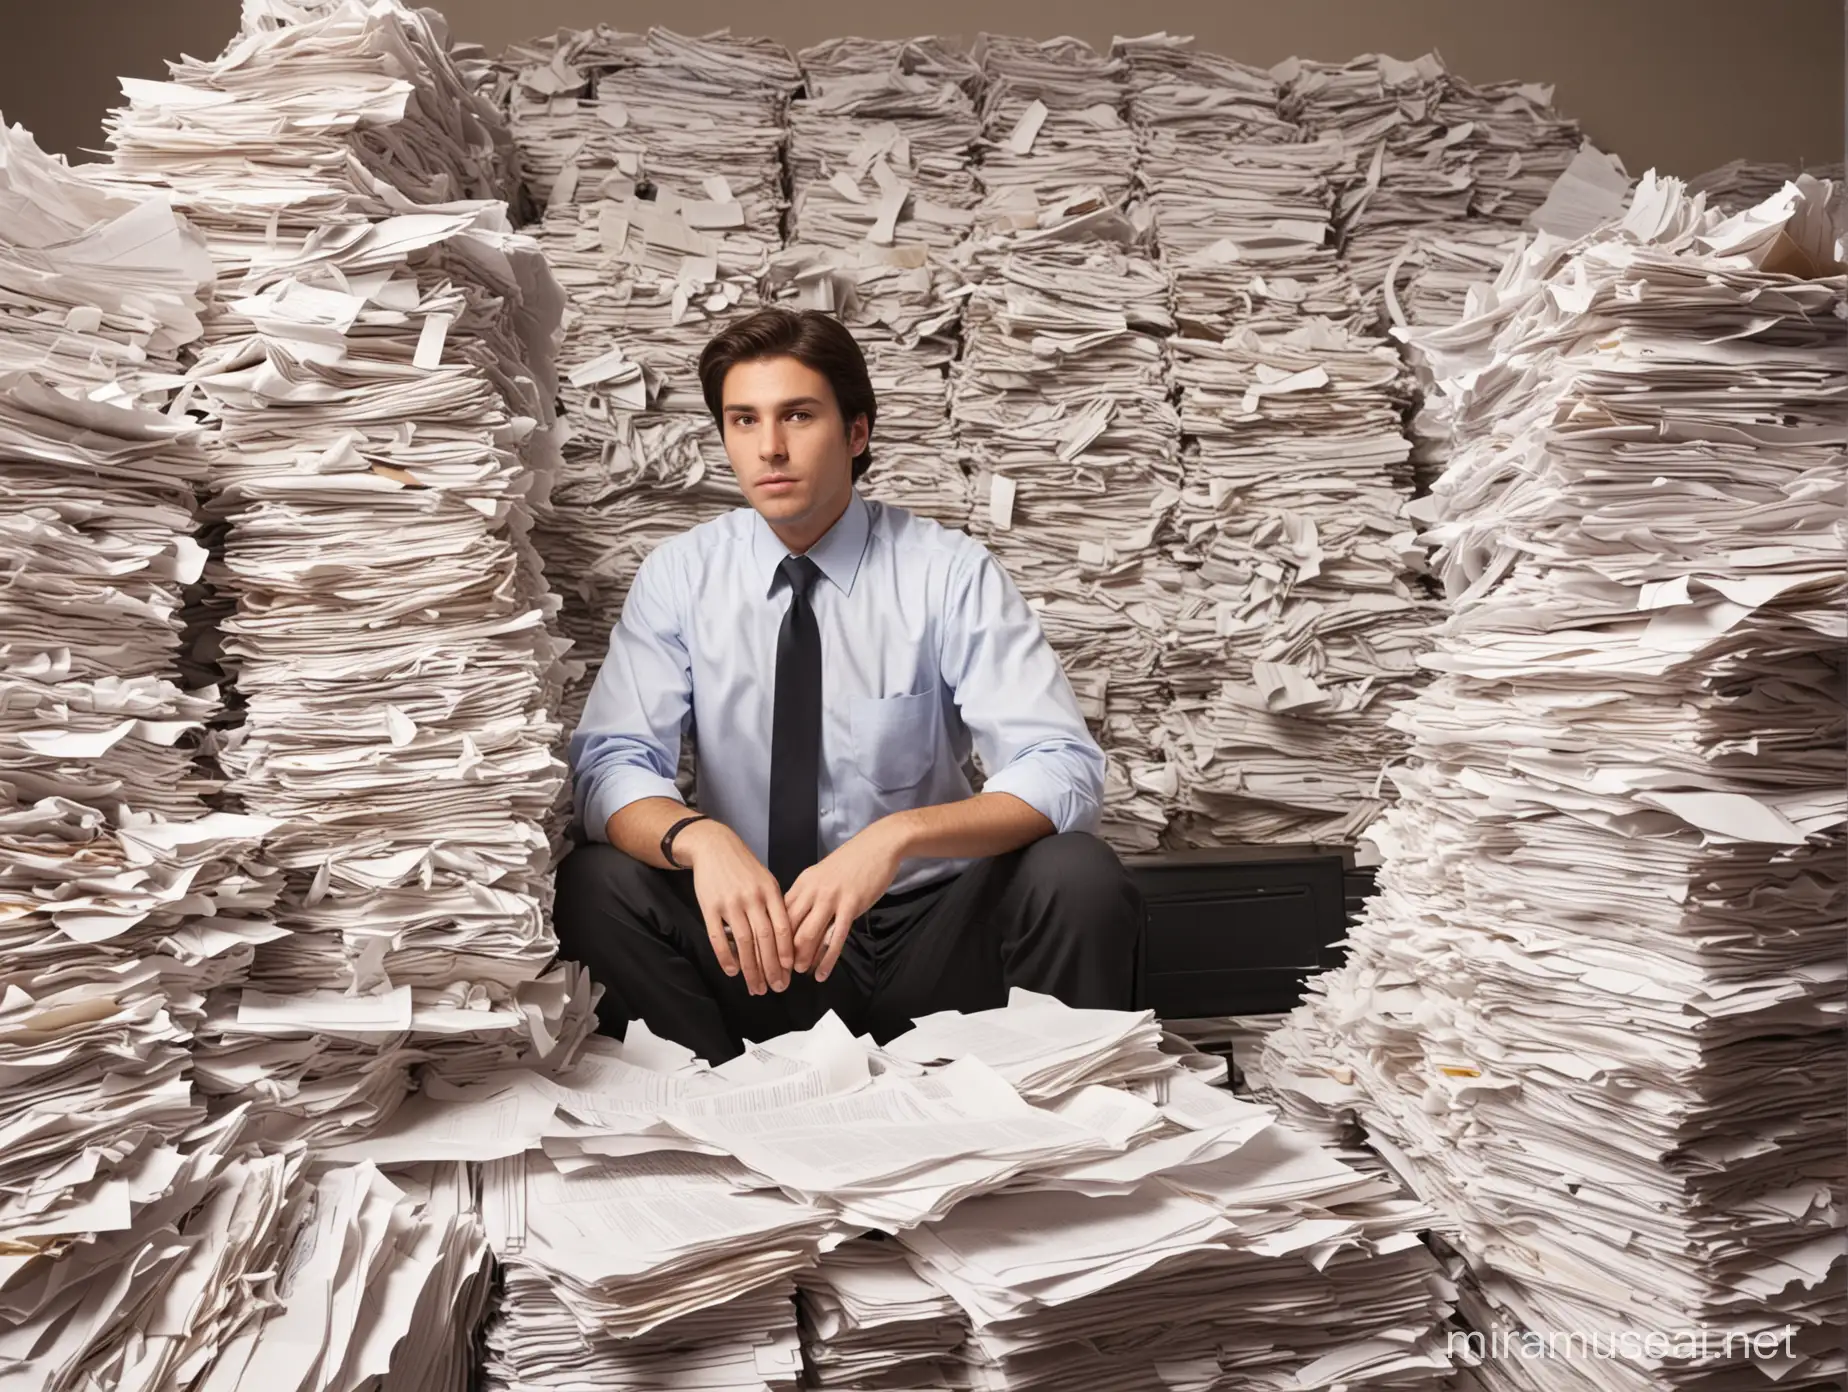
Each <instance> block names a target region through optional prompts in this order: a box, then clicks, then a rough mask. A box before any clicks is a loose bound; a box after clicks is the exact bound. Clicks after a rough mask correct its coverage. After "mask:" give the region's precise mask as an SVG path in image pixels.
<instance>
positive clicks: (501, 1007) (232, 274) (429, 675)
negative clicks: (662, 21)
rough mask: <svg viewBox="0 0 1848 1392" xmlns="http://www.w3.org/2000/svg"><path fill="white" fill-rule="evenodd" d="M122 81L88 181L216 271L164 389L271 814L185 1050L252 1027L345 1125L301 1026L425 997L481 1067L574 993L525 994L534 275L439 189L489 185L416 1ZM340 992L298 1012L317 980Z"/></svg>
mask: <svg viewBox="0 0 1848 1392" xmlns="http://www.w3.org/2000/svg"><path fill="white" fill-rule="evenodd" d="M387 51H389V52H391V53H392V54H394V55H395V57H394V58H393V59H392V63H393V65H394V67H393V70H394V71H395V72H398V73H400V74H401V75H399V76H390V77H388V76H385V75H383V74H382V73H381V71H380V64H381V62H382V60H381V58H380V55H381V54H382V53H385V52H387ZM124 86H125V90H126V91H127V93H128V96H129V105H128V106H127V107H126V108H124V109H123V110H122V111H120V112H118V113H117V114H116V116H115V117H114V119H113V122H112V133H111V142H112V144H113V145H115V147H116V149H117V151H118V161H117V164H116V165H115V166H114V168H113V170H112V171H111V173H110V174H109V176H108V177H114V178H117V179H120V178H122V177H125V176H128V177H133V178H134V179H135V180H137V181H142V182H156V181H164V182H165V183H167V184H168V185H170V186H171V187H172V189H173V191H174V198H175V201H176V203H177V205H178V206H180V207H181V208H183V209H186V210H188V211H189V212H196V213H197V215H198V217H199V220H200V224H201V226H202V228H203V230H204V231H205V232H206V234H207V237H208V240H209V243H210V246H211V249H212V252H213V255H214V258H215V259H216V260H217V262H218V266H219V277H220V301H219V305H218V307H217V309H216V310H215V312H214V313H213V315H212V316H211V317H210V318H209V320H208V325H207V339H206V344H205V346H204V348H203V349H202V350H201V352H200V354H199V357H198V360H197V361H196V362H195V363H194V364H193V365H192V366H191V367H190V368H189V369H188V371H187V374H186V385H185V387H184V388H182V393H181V400H182V401H183V402H185V403H187V404H188V405H189V406H190V408H191V409H192V410H193V411H195V412H198V413H200V414H201V415H202V416H203V417H204V418H205V420H206V422H207V423H208V425H209V426H210V430H209V432H208V434H207V437H206V443H207V448H208V452H209V454H210V457H211V465H212V467H211V474H210V487H211V490H212V494H213V497H212V501H211V509H212V512H213V514H214V515H215V516H217V517H218V518H220V519H222V520H223V522H224V523H225V524H227V526H228V535H227V537H226V540H225V542H224V557H223V565H222V570H221V571H220V572H219V575H220V578H221V579H222V580H223V582H224V585H225V587H226V588H227V589H228V591H229V592H230V593H231V594H232V595H234V596H235V599H236V606H237V607H236V612H235V615H234V616H233V617H230V618H227V619H226V620H225V621H224V624H223V632H224V641H223V648H224V652H225V660H226V665H227V667H228V668H229V669H230V670H231V671H232V672H233V674H234V676H235V680H236V686H237V692H238V695H239V697H240V699H241V701H242V703H243V711H244V723H243V724H242V725H241V726H240V727H239V728H238V729H237V730H235V731H234V732H232V733H231V734H230V735H229V737H228V738H227V739H226V741H225V744H224V747H223V749H222V751H221V753H220V759H221V763H222V765H223V767H224V769H225V771H226V773H227V774H228V775H229V776H230V782H231V791H232V793H233V794H234V795H235V796H236V798H237V799H239V800H240V801H241V803H242V804H243V806H244V807H245V808H246V809H247V810H249V811H250V812H253V813H257V814H260V815H262V816H264V817H268V818H271V819H273V820H275V821H276V822H278V823H281V825H280V826H279V827H278V828H277V829H276V831H275V833H274V834H273V835H272V836H271V837H270V839H269V842H268V845H267V846H266V849H265V856H266V859H267V860H268V862H269V863H270V864H272V865H274V866H276V867H278V868H280V869H281V870H283V871H284V872H285V874H286V884H287V887H286V889H285V890H284V892H283V895H282V897H281V899H280V900H279V901H278V903H277V907H276V914H275V917H276V922H277V924H278V925H279V926H281V927H283V928H285V929H286V930H288V934H289V936H287V937H284V938H282V939H279V940H278V941H277V942H275V943H272V944H268V945H266V946H265V947H263V948H260V949H259V951H258V953H257V959H256V961H255V963H254V965H253V967H252V971H251V978H252V981H253V982H254V983H255V984H257V985H259V986H260V987H261V988H262V993H261V996H260V997H254V998H250V999H245V1000H243V1001H239V1002H236V1003H233V1002H231V1001H226V1002H224V1003H222V1005H220V1004H215V1005H214V1013H213V1021H212V1028H211V1030H210V1032H209V1037H206V1038H202V1040H201V1045H200V1055H201V1058H202V1059H206V1060H216V1061H217V1062H218V1063H221V1064H223V1065H224V1066H225V1067H228V1068H232V1069H235V1070H237V1071H239V1072H240V1073H244V1072H246V1071H247V1070H246V1067H245V1066H246V1065H247V1063H248V1062H249V1055H248V1054H247V1053H246V1052H245V1051H247V1050H250V1049H257V1050H259V1051H260V1052H262V1053H264V1054H265V1055H271V1054H273V1052H274V1050H275V1049H276V1040H277V1039H278V1038H281V1039H283V1040H285V1041H287V1044H286V1046H285V1047H286V1048H288V1049H292V1050H294V1051H295V1052H296V1057H297V1060H298V1062H297V1065H296V1067H297V1071H298V1076H299V1077H300V1078H301V1079H302V1080H303V1081H305V1082H314V1083H318V1084H320V1085H321V1086H323V1087H326V1088H331V1089H334V1090H336V1091H338V1090H340V1089H342V1088H348V1089H350V1090H351V1092H352V1094H353V1096H354V1098H355V1099H356V1100H362V1099H363V1100H362V1101H361V1105H359V1106H357V1107H356V1109H355V1112H354V1115H355V1116H358V1117H364V1118H367V1119H375V1118H376V1117H377V1116H379V1115H381V1114H382V1112H383V1111H388V1110H389V1107H390V1102H389V1100H388V1098H387V1097H386V1096H385V1090H384V1088H383V1087H382V1085H380V1084H379V1082H378V1080H377V1079H376V1078H373V1077H369V1076H368V1072H367V1070H363V1069H361V1070H354V1069H350V1068H348V1067H347V1066H346V1064H347V1063H348V1062H350V1060H349V1059H348V1058H347V1057H346V1054H347V1052H348V1051H345V1050H340V1049H332V1050H327V1051H325V1052H320V1053H319V1057H317V1058H315V1059H312V1060H306V1061H304V1060H302V1059H301V1055H302V1054H304V1053H317V1052H318V1051H320V1048H321V1046H320V1043H319V1041H318V1039H317V1036H318V1035H319V1034H320V1032H321V1031H322V1029H323V1028H324V1027H325V1028H327V1029H328V1030H329V1031H330V1032H331V1033H332V1034H333V1035H334V1036H335V1037H336V1038H338V1037H339V1036H341V1034H342V1033H343V1031H349V1030H358V1031H362V1032H365V1031H372V1032H384V1033H387V1034H388V1035H389V1034H392V1033H395V1032H398V1031H401V1030H407V1029H413V1028H415V1029H416V1032H417V1033H419V1034H423V1033H425V1031H424V1030H423V1029H422V1027H421V1024H420V1023H419V1022H414V1021H411V1020H409V1019H407V1008H408V1009H414V1010H422V1011H425V1012H426V1013H427V1012H435V1014H434V1015H433V1016H431V1015H427V1018H431V1019H432V1024H431V1027H430V1028H429V1030H428V1031H427V1038H424V1039H423V1040H421V1041H420V1044H419V1048H423V1046H427V1048H423V1051H424V1052H425V1053H431V1054H434V1053H444V1054H460V1055H463V1056H464V1057H463V1058H462V1059H460V1060H459V1062H461V1063H462V1066H463V1067H464V1068H465V1069H466V1068H468V1067H469V1066H470V1065H469V1063H468V1062H467V1060H466V1057H465V1056H466V1055H467V1053H468V1051H469V1050H470V1049H471V1048H472V1047H479V1048H480V1049H481V1050H482V1051H483V1054H484V1056H485V1057H487V1058H489V1059H492V1060H494V1061H497V1062H499V1061H504V1059H505V1057H506V1056H507V1054H508V1052H509V1047H510V1046H509V1041H510V1040H512V1041H515V1042H514V1043H513V1045H512V1048H513V1051H515V1052H517V1051H518V1049H519V1048H528V1049H536V1050H538V1051H539V1052H542V1053H543V1052H546V1051H549V1050H552V1049H553V1048H554V1047H555V1046H557V1045H559V1044H561V1043H567V1042H570V1041H573V1040H575V1038H576V1037H578V1035H580V1034H581V1032H582V1029H583V1028H584V1023H585V1022H584V1020H583V1012H584V1007H585V1003H584V1002H582V1001H579V1002H577V1003H576V1004H575V1006H574V1007H573V1009H574V1010H575V1012H576V1013H575V1014H574V1015H571V1014H569V1012H561V1011H560V1010H558V1009H557V1008H556V1005H557V1002H556V992H554V991H553V990H552V989H551V988H549V987H537V986H535V985H534V979H535V978H536V977H538V976H539V975H540V974H541V973H542V972H543V971H544V970H545V969H546V966H547V964H548V963H549V961H550V959H551V957H552V955H553V952H554V950H555V944H554V940H553V938H552V934H551V931H550V925H549V923H548V922H547V908H548V906H549V902H550V893H551V885H550V867H551V864H552V862H553V858H554V852H555V846H556V842H557V838H558V837H559V835H560V832H561V827H562V818H561V817H560V816H559V811H560V806H561V800H562V794H563V769H562V766H561V765H560V764H559V762H558V761H557V759H556V758H555V757H554V755H553V753H552V750H553V747H554V745H555V744H556V743H557V742H558V738H559V734H560V731H559V728H558V724H557V720H556V715H555V712H556V710H557V707H558V703H559V700H560V697H561V694H562V690H563V684H564V675H565V673H564V664H563V662H562V652H563V647H562V644H561V643H560V641H559V640H558V639H557V637H556V636H555V635H554V633H553V631H552V624H553V615H554V613H555V612H556V609H557V603H558V602H557V600H556V598H555V597H554V596H552V595H551V593H550V592H549V591H548V589H547V588H546V584H545V579H544V575H543V573H542V570H541V567H540V563H539V559H538V556H537V553H536V552H535V551H534V550H533V547H532V544H531V541H530V532H531V529H532V526H533V520H534V514H535V510H536V509H537V508H538V507H539V506H540V505H542V503H543V500H544V497H545V493H546V490H547V487H548V486H549V474H550V472H551V470H552V468H553V456H554V455H555V453H556V446H555V443H554V442H553V441H552V439H551V434H550V427H551V423H552V411H551V401H552V395H553V389H554V384H553V381H552V374H551V353H552V338H553V335H554V334H555V332H556V327H557V324H558V319H559V315H560V312H561V309H562V296H561V295H560V293H559V291H558V287H557V285H556V283H555V282H554V281H553V279H552V278H551V276H550V274H549V273H548V271H547V270H546V267H545V264H544V261H543V259H542V258H541V256H540V254H539V251H538V248H537V247H536V245H535V244H534V243H533V242H532V241H531V240H530V239H527V238H524V237H520V236H517V235H515V234H513V233H511V232H510V231H509V230H508V228H507V225H506V216H505V209H504V206H503V205H501V204H499V203H497V202H490V201H486V200H483V199H465V196H466V195H472V194H482V193H492V192H494V189H493V188H492V186H491V181H492V178H493V175H494V170H495V151H496V148H497V147H496V143H495V141H494V140H493V138H492V137H491V136H490V135H488V134H487V133H486V132H487V128H488V126H490V125H491V124H492V123H493V122H494V121H495V120H496V119H497V117H496V114H495V112H494V111H493V109H492V108H491V107H489V106H488V105H487V104H486V103H485V100H483V99H481V98H479V97H477V96H475V95H474V94H473V93H472V92H471V91H470V90H469V89H468V88H467V86H466V84H465V82H464V80H463V78H462V77H461V75H460V74H459V73H458V72H457V71H456V69H455V67H454V64H453V62H452V61H451V60H450V58H449V56H448V53H447V51H446V49H445V47H444V39H443V35H442V33H441V31H440V29H439V28H438V27H437V26H436V25H435V22H434V21H433V20H432V19H431V18H430V17H429V15H427V14H425V13H422V12H411V11H408V10H404V9H402V8H399V7H398V6H396V5H393V4H375V5H370V6H366V5H361V4H358V3H325V4H316V5H309V6H301V7H295V6H288V5H283V4H281V3H273V2H272V0H251V3H250V4H249V5H248V6H247V7H246V12H245V27H244V30H243V32H242V33H241V34H240V35H239V36H238V37H237V38H236V39H235V40H234V41H233V42H232V44H231V45H230V47H229V48H227V50H226V51H225V53H224V54H223V55H221V56H220V57H219V58H217V59H214V60H210V61H200V60H192V59H188V60H185V61H183V62H181V63H178V64H176V65H175V66H174V69H173V80H172V81H170V82H166V83H143V82H137V81H128V82H126V83H125V84H124ZM439 199H440V200H447V201H445V202H444V204H443V206H441V207H440V208H435V209H431V210H428V211H426V210H424V209H423V207H422V206H421V205H422V204H423V203H424V202H426V201H429V202H434V201H436V200H439ZM458 200H463V201H458ZM343 989H345V990H349V991H350V992H351V993H352V995H351V996H350V997H349V998H348V999H346V1001H345V1003H344V1004H342V1005H340V1006H339V1007H338V1008H337V1009H334V1010H333V1011H332V1012H331V1014H329V1013H328V1012H327V1011H325V1010H324V1005H323V999H322V997H321V996H320V995H319V994H318V993H322V992H329V993H338V992H340V991H342V990H343ZM532 991H537V992H538V997H537V999H529V998H528V997H527V995H526V993H528V992H532ZM271 997H280V998H281V999H280V1000H275V999H271ZM541 1002H543V1004H542V1003H541ZM246 1007H249V1011H248V1013H247V1011H246ZM353 1011H358V1012H360V1013H361V1014H362V1015H364V1017H365V1018H363V1019H354V1018H351V1014H350V1012H353ZM548 1012H549V1020H548ZM246 1025H248V1026H249V1027H248V1028H245V1026H246ZM418 1052H419V1050H418V1048H413V1049H410V1050H407V1051H406V1053H405V1056H404V1058H403V1060H402V1062H403V1064H404V1065H405V1066H406V1067H408V1065H409V1064H410V1063H411V1062H416V1061H420V1060H419V1059H418V1057H417V1055H418ZM566 1052H568V1050H567V1051H566ZM210 1066H212V1065H211V1063H209V1062H208V1068H209V1067H210ZM474 1066H479V1063H477V1064H476V1065H474ZM397 1074H398V1079H399V1085H400V1087H402V1086H403V1085H404V1083H405V1082H406V1081H407V1079H406V1078H405V1076H404V1074H405V1068H399V1069H398V1070H397ZM291 1086H292V1084H291V1083H290V1082H288V1081H282V1082H280V1083H277V1084H271V1082H270V1080H269V1077H268V1075H267V1074H266V1073H264V1072H263V1071H262V1070H259V1075H258V1077H257V1080H255V1081H253V1085H252V1088H251V1090H250V1091H249V1092H248V1093H246V1094H243V1095H248V1096H251V1097H256V1098H262V1099H263V1100H264V1101H265V1102H266V1103H269V1104H272V1105H275V1106H277V1107H278V1108H279V1109H280V1112H281V1113H282V1115H284V1116H286V1117H288V1118H290V1119H292V1121H293V1122H294V1123H296V1124H299V1125H302V1126H304V1127H307V1126H311V1125H312V1124H313V1123H314V1122H315V1121H316V1120H317V1118H322V1117H325V1116H326V1115H328V1113H327V1112H326V1111H324V1110H319V1109H311V1108H308V1107H306V1106H302V1107H296V1106H293V1105H292V1103H291V1099H290V1098H288V1097H286V1096H278V1093H279V1092H281V1093H286V1092H288V1091H289V1090H290V1088H291Z"/></svg>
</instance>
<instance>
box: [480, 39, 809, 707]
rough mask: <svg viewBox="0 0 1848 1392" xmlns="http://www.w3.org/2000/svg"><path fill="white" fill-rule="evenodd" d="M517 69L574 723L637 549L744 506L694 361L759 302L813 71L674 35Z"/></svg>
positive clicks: (558, 49) (755, 49)
mask: <svg viewBox="0 0 1848 1392" xmlns="http://www.w3.org/2000/svg"><path fill="white" fill-rule="evenodd" d="M509 61H511V62H513V63H514V64H515V65H516V66H517V71H516V72H515V74H514V75H513V77H512V79H511V81H510V84H509V85H510V89H511V91H510V97H509V100H510V120H511V123H512V125H513V129H514V134H515V137H516V139H517V142H518V144H519V148H520V152H521V158H522V162H523V164H524V165H525V166H526V167H527V168H528V170H529V171H530V174H529V177H530V178H531V180H532V185H531V191H532V194H533V196H534V198H535V200H536V201H539V202H541V203H542V204H543V207H544V222H543V224H542V225H541V226H540V227H539V228H538V229H537V234H538V237H539V240H540V243H541V245H542V246H543V247H544V249H545V253H546V257H547V259H548V260H549V261H550V263H551V265H552V268H553V270H554V271H555V272H556V273H557V275H558V279H559V281H560V283H561V284H562V285H563V286H564V288H565V291H566V293H567V295H568V296H569V299H570V311H569V313H568V315H567V318H566V330H565V337H564V343H563V347H562V348H561V350H560V355H559V372H560V376H561V377H562V378H563V382H562V385H561V389H560V395H561V399H562V400H563V403H564V408H565V414H566V421H567V424H568V427H569V435H570V443H569V444H568V446H567V447H566V450H565V465H564V473H563V477H562V479H561V482H560V486H559V488H558V489H557V490H556V493H555V495H554V497H555V502H556V505H557V506H556V511H555V515H554V517H553V519H552V521H551V522H550V523H549V524H548V525H547V526H546V528H545V529H544V530H543V531H542V533H541V536H540V546H541V549H542V550H543V552H544V554H545V557H546V562H547V566H548V568H549V569H550V571H551V572H552V574H553V575H554V576H556V577H558V581H557V583H558V584H559V587H560V589H561V590H563V591H564V594H565V597H566V603H565V616H564V618H565V631H566V633H567V634H568V636H570V638H571V639H572V641H573V643H574V656H575V657H577V658H578V659H579V661H581V662H582V663H583V664H584V670H583V671H582V673H581V674H580V675H579V677H578V678H577V680H576V681H575V682H574V683H573V686H572V690H571V693H570V697H569V700H568V703H567V706H566V710H565V717H566V722H567V724H569V723H570V722H572V721H574V720H575V719H576V717H577V713H578V711H579V710H580V709H581V708H582V705H583V701H584V698H585V697H586V696H587V695H588V693H589V686H590V682H591V680H592V678H594V676H595V672H596V667H597V664H598V663H600V662H601V660H602V657H603V654H604V652H605V650H606V648H607V645H608V642H609V634H610V629H611V628H612V627H613V626H614V625H615V622H616V620H617V618H618V617H619V616H620V614H621V612H622V600H623V596H624V595H625V594H626V593H627V589H628V583H629V580H630V578H631V577H632V576H633V575H634V573H635V569H636V567H637V566H638V565H640V564H641V559H642V557H643V556H644V555H646V554H647V553H648V551H649V550H650V549H651V548H652V547H653V546H654V545H655V544H656V543H657V542H659V541H661V540H663V539H664V538H666V537H668V536H670V535H672V534H673V533H675V532H678V531H681V530H684V529H685V528H687V527H690V526H693V525H695V524H697V523H699V522H703V521H707V520H709V519H711V518H713V517H717V516H719V515H720V514H721V513H723V512H725V511H727V510H728V509H730V508H732V507H736V506H738V505H739V502H740V501H741V500H740V498H739V495H738V491H737V485H736V483H735V482H734V481H733V479H732V476H731V469H730V466H729V465H728V464H727V463H726V459H725V451H724V448H723V445H722V444H721V442H720V439H719V434H718V428H717V426H716V425H715V424H714V422H713V420H712V417H711V415H710V414H709V413H708V412H707V410H706V406H705V402H704V400H703V398H702V396H701V394H700V387H699V379H698V374H697V371H696V367H697V363H698V358H699V353H700V350H701V349H702V348H703V347H704V346H705V344H706V342H707V340H708V339H709V338H710V337H711V336H712V335H713V333H715V332H716V331H717V330H718V329H719V328H721V327H722V326H723V325H724V324H726V323H727V322H730V321H732V320H735V319H738V318H740V317H742V316H744V315H745V314H748V313H750V312H751V311H752V310H754V309H756V308H758V307H760V306H761V304H762V303H763V300H762V297H761V293H760V278H761V276H762V274H763V272H764V269H765V262H766V257H767V255H768V254H769V253H770V252H771V251H773V250H775V249H776V248H778V247H780V246H781V245H782V216H783V208H784V200H783V193H782V181H783V162H782V143H783V138H784V112H785V107H786V106H787V104H788V100H789V97H790V94H791V93H792V92H793V91H794V90H795V88H796V86H797V84H798V82H799V81H800V75H799V73H798V72H797V69H796V66H795V63H794V62H793V60H792V59H791V58H790V56H789V54H788V53H787V52H786V51H785V50H783V49H782V48H780V47H778V46H776V45H774V44H771V43H768V42H766V41H763V40H751V39H734V38H731V37H729V36H725V35H715V36H711V37H707V38H700V39H693V38H686V37H683V36H681V35H678V34H674V33H670V32H669V31H667V30H664V29H655V30H651V31H650V32H649V33H648V34H646V35H639V34H637V35H631V34H619V33H616V32H614V31H611V30H609V29H595V30H587V31H584V32H581V33H575V34H565V35H561V36H560V37H559V39H557V40H555V41H553V42H551V43H548V44H540V45H528V46H526V47H525V48H523V49H521V50H519V51H517V52H516V53H515V54H513V55H510V59H509Z"/></svg>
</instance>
